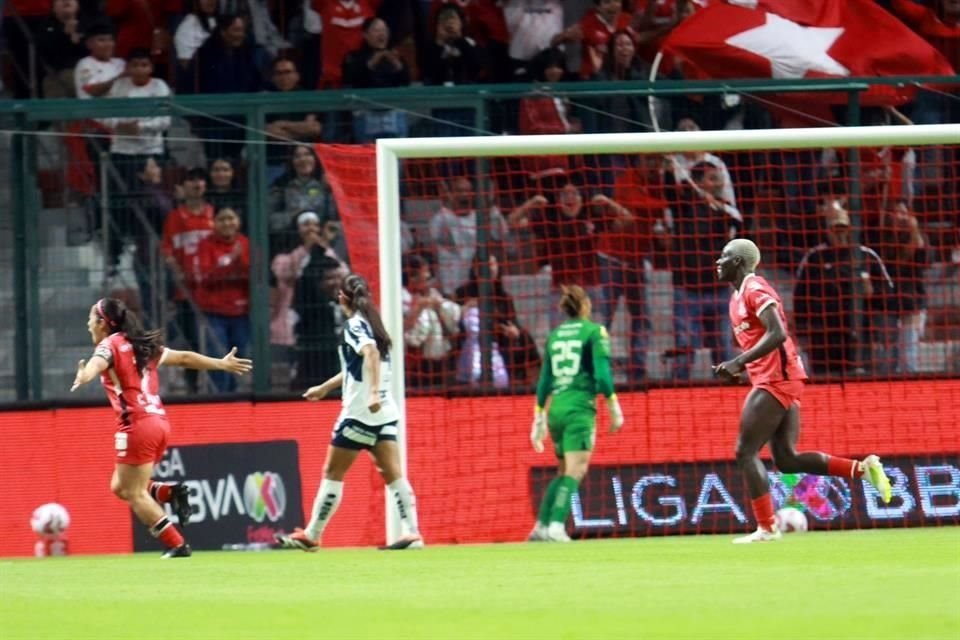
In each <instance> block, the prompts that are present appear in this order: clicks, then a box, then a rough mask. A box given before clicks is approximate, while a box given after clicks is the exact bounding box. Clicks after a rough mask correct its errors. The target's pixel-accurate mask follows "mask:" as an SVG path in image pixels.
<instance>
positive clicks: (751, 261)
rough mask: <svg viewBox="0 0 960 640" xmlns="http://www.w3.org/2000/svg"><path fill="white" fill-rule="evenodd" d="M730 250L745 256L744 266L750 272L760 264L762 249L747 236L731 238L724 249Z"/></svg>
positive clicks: (734, 253) (742, 256)
mask: <svg viewBox="0 0 960 640" xmlns="http://www.w3.org/2000/svg"><path fill="white" fill-rule="evenodd" d="M728 250H729V251H730V253H732V254H733V255H735V256H740V257H741V258H743V266H744V267H746V268H747V271H748V272H749V271H754V270H756V268H757V265H758V264H760V249H759V248H757V245H755V244H753V241H751V240H747V239H746V238H737V239H735V240H731V241H730V242H728V243H727V246H726V247H724V251H728Z"/></svg>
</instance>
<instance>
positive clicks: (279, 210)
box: [270, 145, 332, 255]
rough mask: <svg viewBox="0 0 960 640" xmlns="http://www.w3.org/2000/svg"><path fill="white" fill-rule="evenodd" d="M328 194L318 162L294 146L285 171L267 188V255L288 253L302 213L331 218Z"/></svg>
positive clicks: (302, 147)
mask: <svg viewBox="0 0 960 640" xmlns="http://www.w3.org/2000/svg"><path fill="white" fill-rule="evenodd" d="M330 199H331V198H330V194H329V189H328V188H327V185H326V184H325V182H324V180H323V177H322V175H321V172H320V162H319V161H318V160H317V156H316V154H315V153H314V151H313V149H312V148H311V147H309V146H307V145H298V146H296V147H294V149H293V154H292V156H291V157H290V164H289V165H288V168H287V172H286V173H285V174H284V175H282V176H280V177H279V178H278V179H277V180H276V181H275V182H274V183H273V186H272V187H271V189H270V200H271V202H272V207H271V211H272V213H271V214H270V247H271V248H270V253H271V255H274V254H276V253H277V252H279V251H281V250H287V249H289V248H290V246H291V244H292V243H293V242H292V241H293V237H294V236H293V234H292V233H291V231H292V230H293V227H294V222H295V220H296V218H297V216H298V215H299V214H300V212H301V211H307V210H310V211H316V212H317V213H318V214H319V215H320V216H321V217H322V218H329V217H332V210H331V208H332V205H330Z"/></svg>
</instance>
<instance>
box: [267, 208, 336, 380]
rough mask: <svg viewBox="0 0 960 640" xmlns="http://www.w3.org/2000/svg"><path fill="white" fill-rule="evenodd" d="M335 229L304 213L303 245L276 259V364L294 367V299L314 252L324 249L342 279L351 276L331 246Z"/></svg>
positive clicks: (273, 295) (273, 322) (300, 226)
mask: <svg viewBox="0 0 960 640" xmlns="http://www.w3.org/2000/svg"><path fill="white" fill-rule="evenodd" d="M335 225H336V222H334V221H327V224H324V225H321V223H320V216H319V215H317V213H316V212H315V211H303V212H301V213H300V214H299V215H298V216H297V232H298V233H299V234H300V244H299V245H297V246H296V247H295V248H294V249H293V250H292V251H290V252H289V253H281V254H278V255H276V256H274V258H273V262H272V263H271V265H270V271H271V273H272V274H273V277H274V280H275V286H274V288H273V289H272V290H271V303H270V309H271V311H270V344H271V345H272V346H273V347H274V351H275V352H277V354H276V356H275V357H274V361H275V362H277V361H279V362H287V363H289V364H290V365H293V364H294V362H293V360H292V359H291V358H292V356H293V353H292V350H293V346H294V344H295V343H296V341H295V339H294V327H295V326H296V324H297V320H298V316H297V313H296V311H294V309H293V296H294V291H295V289H296V282H297V280H298V279H299V278H300V276H301V275H302V274H303V269H304V267H306V266H307V263H309V262H310V260H311V256H312V255H313V254H312V252H313V248H314V247H321V248H322V250H323V252H322V253H323V255H324V256H326V257H327V258H331V259H333V260H336V261H337V264H339V265H340V276H341V277H346V275H347V274H348V273H349V269H347V267H346V265H345V264H343V263H342V262H341V260H340V258H339V256H337V254H336V252H335V251H334V250H333V248H332V246H331V245H332V243H333V242H334V241H335V239H336V235H337V231H336V228H335ZM291 379H292V376H291Z"/></svg>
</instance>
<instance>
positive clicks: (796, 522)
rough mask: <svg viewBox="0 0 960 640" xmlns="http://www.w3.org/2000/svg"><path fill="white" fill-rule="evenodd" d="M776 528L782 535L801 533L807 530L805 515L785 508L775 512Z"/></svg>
mask: <svg viewBox="0 0 960 640" xmlns="http://www.w3.org/2000/svg"><path fill="white" fill-rule="evenodd" d="M776 518H777V527H778V528H779V529H780V531H782V532H784V533H803V532H804V531H806V530H807V528H808V523H807V514H805V513H804V512H803V511H800V510H799V509H792V508H790V507H787V508H785V509H780V510H779V511H777V515H776Z"/></svg>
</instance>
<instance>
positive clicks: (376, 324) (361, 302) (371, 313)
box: [340, 273, 392, 355]
mask: <svg viewBox="0 0 960 640" xmlns="http://www.w3.org/2000/svg"><path fill="white" fill-rule="evenodd" d="M340 292H341V293H343V297H345V298H346V299H347V305H349V306H350V308H351V309H353V310H354V311H359V312H360V313H362V314H363V317H364V318H366V319H367V322H369V323H370V328H371V329H373V339H374V341H375V342H376V343H377V350H378V351H380V353H381V354H384V355H386V354H388V353H390V345H391V344H392V342H391V340H390V334H388V333H387V329H386V327H384V326H383V320H382V319H381V318H380V311H379V310H378V309H377V306H376V305H375V304H373V297H372V296H371V294H370V287H369V286H368V285H367V281H366V280H364V279H363V278H362V277H360V276H358V275H357V274H355V273H351V274H350V275H348V276H347V277H346V278H344V279H343V283H342V284H341V285H340Z"/></svg>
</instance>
